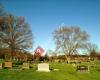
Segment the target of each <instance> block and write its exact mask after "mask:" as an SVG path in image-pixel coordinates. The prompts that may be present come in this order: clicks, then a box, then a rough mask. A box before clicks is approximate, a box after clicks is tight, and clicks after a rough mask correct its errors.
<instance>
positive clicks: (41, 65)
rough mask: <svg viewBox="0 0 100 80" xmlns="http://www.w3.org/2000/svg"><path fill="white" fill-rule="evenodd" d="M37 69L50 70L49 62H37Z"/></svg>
mask: <svg viewBox="0 0 100 80" xmlns="http://www.w3.org/2000/svg"><path fill="white" fill-rule="evenodd" d="M38 71H42V72H50V70H49V64H48V63H40V64H38Z"/></svg>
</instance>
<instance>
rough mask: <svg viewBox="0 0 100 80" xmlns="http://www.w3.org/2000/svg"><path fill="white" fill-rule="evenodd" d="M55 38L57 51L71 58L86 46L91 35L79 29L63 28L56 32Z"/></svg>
mask: <svg viewBox="0 0 100 80" xmlns="http://www.w3.org/2000/svg"><path fill="white" fill-rule="evenodd" d="M53 38H54V41H55V44H56V50H60V51H61V52H63V53H64V54H65V56H66V58H67V56H71V55H73V54H75V53H76V52H78V50H79V49H83V48H85V46H86V43H87V41H88V38H89V35H88V34H87V32H86V31H81V30H80V28H79V27H75V26H73V27H67V26H61V27H59V28H57V29H56V30H54V32H53Z"/></svg>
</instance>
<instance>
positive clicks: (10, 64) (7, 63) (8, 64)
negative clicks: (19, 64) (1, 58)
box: [4, 62, 12, 68]
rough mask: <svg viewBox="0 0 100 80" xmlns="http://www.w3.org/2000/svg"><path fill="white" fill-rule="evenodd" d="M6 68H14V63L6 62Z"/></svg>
mask: <svg viewBox="0 0 100 80" xmlns="http://www.w3.org/2000/svg"><path fill="white" fill-rule="evenodd" d="M4 68H12V62H4Z"/></svg>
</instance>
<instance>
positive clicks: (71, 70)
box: [0, 63, 100, 80]
mask: <svg viewBox="0 0 100 80" xmlns="http://www.w3.org/2000/svg"><path fill="white" fill-rule="evenodd" d="M50 68H56V69H59V71H51V72H37V71H36V65H34V68H33V69H29V70H7V69H1V70H0V80H100V71H97V70H98V69H100V67H99V66H95V67H91V68H90V72H89V73H86V72H84V73H80V72H77V71H76V68H75V67H73V66H72V65H71V64H61V63H50Z"/></svg>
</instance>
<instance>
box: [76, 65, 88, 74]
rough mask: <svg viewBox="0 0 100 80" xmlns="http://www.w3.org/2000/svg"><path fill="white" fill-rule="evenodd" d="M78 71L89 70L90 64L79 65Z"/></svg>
mask: <svg viewBox="0 0 100 80" xmlns="http://www.w3.org/2000/svg"><path fill="white" fill-rule="evenodd" d="M77 71H78V72H89V66H84V65H81V66H77Z"/></svg>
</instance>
